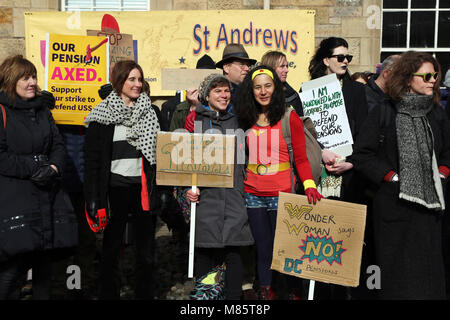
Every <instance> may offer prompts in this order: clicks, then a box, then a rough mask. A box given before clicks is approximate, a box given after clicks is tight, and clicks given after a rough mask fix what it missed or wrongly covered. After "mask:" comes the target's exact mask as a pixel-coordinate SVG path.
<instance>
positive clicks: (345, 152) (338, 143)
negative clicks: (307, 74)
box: [299, 73, 353, 157]
mask: <svg viewBox="0 0 450 320" xmlns="http://www.w3.org/2000/svg"><path fill="white" fill-rule="evenodd" d="M299 95H300V98H301V100H302V103H303V114H304V116H305V117H310V118H311V120H312V121H313V122H314V125H315V128H316V131H317V140H318V141H319V142H321V143H322V144H323V145H324V146H325V148H327V149H329V150H332V151H333V152H335V153H337V154H339V155H340V156H342V157H346V156H349V155H351V154H352V151H353V148H352V144H353V137H352V132H351V130H350V125H349V123H348V118H347V111H346V109H345V101H344V96H343V94H342V89H341V85H340V83H339V80H338V79H337V77H336V74H335V73H332V74H330V75H326V76H323V77H320V78H317V79H314V80H311V81H308V82H305V83H303V85H302V92H300V94H299Z"/></svg>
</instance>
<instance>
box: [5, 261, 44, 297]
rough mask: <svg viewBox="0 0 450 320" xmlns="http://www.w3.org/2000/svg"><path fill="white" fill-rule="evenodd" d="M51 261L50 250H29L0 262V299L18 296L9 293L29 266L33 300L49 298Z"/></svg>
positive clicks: (24, 275) (24, 274)
mask: <svg viewBox="0 0 450 320" xmlns="http://www.w3.org/2000/svg"><path fill="white" fill-rule="evenodd" d="M51 261H52V259H51V253H50V252H31V253H27V254H23V255H19V256H17V257H15V258H13V259H11V260H9V261H6V262H4V263H2V264H0V300H7V299H18V298H19V297H18V296H16V297H14V296H11V294H12V291H13V290H14V286H15V285H16V283H17V281H18V280H19V278H20V277H26V273H27V271H28V269H29V268H32V269H33V282H32V283H33V300H49V299H50V291H51V290H50V289H51V279H52V272H51V270H52V262H51Z"/></svg>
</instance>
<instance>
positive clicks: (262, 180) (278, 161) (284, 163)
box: [235, 66, 322, 299]
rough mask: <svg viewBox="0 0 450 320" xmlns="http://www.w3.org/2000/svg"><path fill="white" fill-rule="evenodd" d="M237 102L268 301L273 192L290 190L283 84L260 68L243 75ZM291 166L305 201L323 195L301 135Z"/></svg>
mask: <svg viewBox="0 0 450 320" xmlns="http://www.w3.org/2000/svg"><path fill="white" fill-rule="evenodd" d="M241 86H242V87H241V88H240V89H239V95H238V97H237V103H236V110H235V111H236V113H237V114H238V117H239V121H240V125H241V127H242V128H243V129H245V130H247V129H250V130H249V131H248V134H247V146H248V156H249V159H248V165H247V170H246V176H247V179H246V181H245V197H246V204H247V212H248V217H249V221H250V227H251V229H252V233H253V237H254V238H255V243H256V248H257V256H258V257H257V269H258V276H259V282H260V285H261V296H262V298H263V299H273V298H274V293H273V291H272V289H271V282H272V271H271V270H270V265H271V261H272V250H273V241H274V237H275V224H276V216H277V206H278V193H279V192H280V191H282V192H291V170H290V162H289V153H288V148H287V144H286V142H285V141H284V138H283V135H282V132H281V118H282V117H283V115H284V113H285V112H286V111H287V108H288V107H287V106H286V104H285V100H284V91H283V85H282V83H281V81H280V79H279V78H278V76H277V74H276V73H275V71H274V70H273V69H271V68H270V67H267V66H259V67H256V68H255V69H253V70H252V71H251V72H249V73H248V75H247V76H246V78H245V79H244V81H243V83H242V85H241ZM289 123H290V126H291V132H304V130H303V123H302V120H301V119H300V117H299V116H298V115H297V113H295V111H292V112H291V114H290V118H289ZM292 147H293V153H294V160H295V167H296V170H297V172H298V174H299V177H300V180H301V181H302V183H303V187H304V189H305V194H306V195H307V197H308V200H309V202H310V203H311V202H314V203H316V201H317V200H320V199H321V198H322V195H321V194H320V193H319V192H318V191H317V190H316V185H315V183H314V180H313V176H312V173H311V167H310V164H309V162H308V158H307V156H306V147H305V136H304V134H293V135H292Z"/></svg>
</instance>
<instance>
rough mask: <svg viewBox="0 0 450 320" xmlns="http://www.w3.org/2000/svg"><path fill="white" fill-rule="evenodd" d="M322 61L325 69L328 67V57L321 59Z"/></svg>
mask: <svg viewBox="0 0 450 320" xmlns="http://www.w3.org/2000/svg"><path fill="white" fill-rule="evenodd" d="M322 61H323V64H324V65H326V66H327V67H329V66H330V58H328V57H327V58H323V60H322Z"/></svg>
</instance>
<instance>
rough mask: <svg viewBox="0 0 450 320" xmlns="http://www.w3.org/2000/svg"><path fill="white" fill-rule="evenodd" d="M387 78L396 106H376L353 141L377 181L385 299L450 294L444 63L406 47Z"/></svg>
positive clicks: (449, 140) (358, 164) (449, 128)
mask: <svg viewBox="0 0 450 320" xmlns="http://www.w3.org/2000/svg"><path fill="white" fill-rule="evenodd" d="M389 75H390V76H389V78H388V79H387V84H386V88H387V94H388V95H389V96H390V97H391V98H392V102H393V103H392V107H391V108H385V109H386V110H382V109H381V108H374V109H373V110H371V112H370V113H369V116H368V117H367V120H366V122H365V123H364V131H363V132H361V133H360V136H359V137H358V140H357V141H356V144H355V151H354V163H355V168H356V170H357V171H358V172H360V173H361V174H363V175H365V176H366V177H367V179H369V180H370V181H371V182H372V183H373V184H374V186H375V187H376V189H375V190H376V193H375V196H374V200H373V215H372V219H373V225H374V240H375V252H376V263H377V265H378V266H379V267H380V270H381V289H380V290H378V291H379V294H380V297H381V298H382V299H445V274H444V263H443V258H442V244H441V241H442V237H441V225H442V212H443V210H444V209H445V203H444V191H443V189H444V187H445V184H446V181H447V177H448V174H449V168H450V123H449V121H448V119H447V117H446V116H445V113H444V110H443V109H442V107H441V106H440V90H439V80H440V67H439V64H438V62H437V61H436V59H435V58H433V56H431V55H430V54H428V53H421V52H414V51H408V52H406V53H404V54H402V56H401V58H400V59H399V60H398V61H397V62H396V63H395V64H394V66H393V69H392V72H390V73H389Z"/></svg>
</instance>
